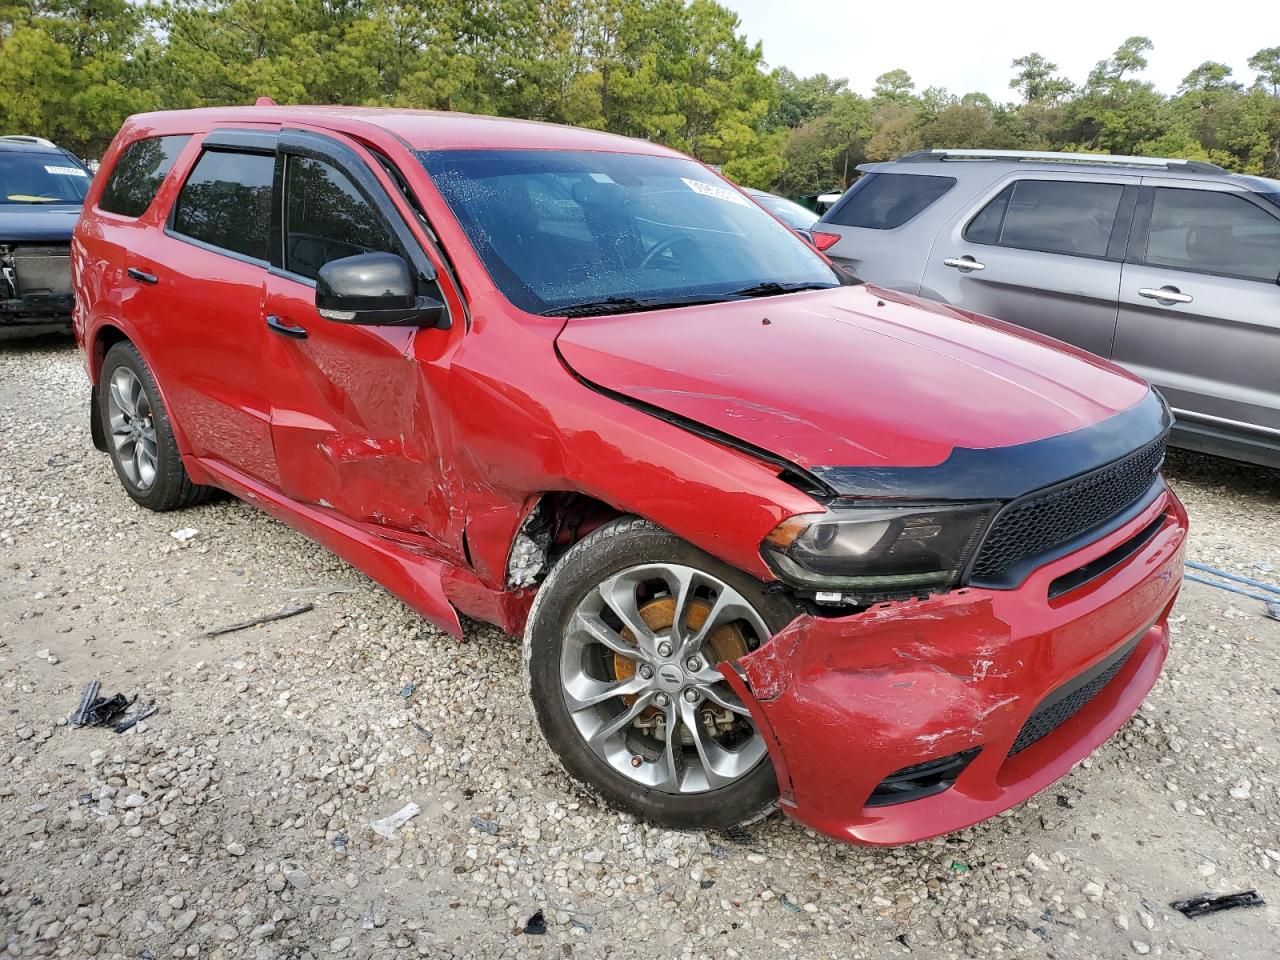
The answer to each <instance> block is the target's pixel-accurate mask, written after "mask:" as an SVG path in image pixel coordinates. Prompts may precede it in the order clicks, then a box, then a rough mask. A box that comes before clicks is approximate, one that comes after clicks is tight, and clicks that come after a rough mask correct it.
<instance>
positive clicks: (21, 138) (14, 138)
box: [0, 133, 58, 148]
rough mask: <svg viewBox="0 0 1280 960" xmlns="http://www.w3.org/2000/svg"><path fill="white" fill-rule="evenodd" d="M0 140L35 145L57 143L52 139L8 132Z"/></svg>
mask: <svg viewBox="0 0 1280 960" xmlns="http://www.w3.org/2000/svg"><path fill="white" fill-rule="evenodd" d="M0 140H8V141H10V142H11V143H30V144H33V145H34V146H37V147H54V148H56V147H57V146H58V145H57V144H56V143H54V142H53V141H52V140H46V139H45V138H44V137H32V136H28V135H27V134H24V133H9V134H5V135H4V136H2V137H0Z"/></svg>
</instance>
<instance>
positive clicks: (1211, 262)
mask: <svg viewBox="0 0 1280 960" xmlns="http://www.w3.org/2000/svg"><path fill="white" fill-rule="evenodd" d="M1146 259H1147V263H1151V264H1155V265H1157V266H1164V267H1178V268H1180V269H1183V270H1197V271H1200V272H1202V273H1221V274H1225V275H1227V276H1231V277H1243V278H1245V279H1248V280H1266V281H1268V282H1274V281H1275V279H1276V277H1277V275H1280V220H1277V219H1276V218H1275V217H1274V216H1272V215H1271V214H1269V213H1267V212H1266V211H1264V210H1261V209H1260V208H1258V207H1256V206H1254V205H1253V204H1252V203H1250V202H1249V201H1248V200H1246V199H1245V198H1244V197H1238V196H1234V195H1232V194H1229V193H1216V192H1212V191H1209V190H1177V189H1169V188H1160V189H1157V190H1156V193H1155V202H1154V205H1153V206H1152V208H1151V229H1150V231H1149V232H1148V234H1147V258H1146Z"/></svg>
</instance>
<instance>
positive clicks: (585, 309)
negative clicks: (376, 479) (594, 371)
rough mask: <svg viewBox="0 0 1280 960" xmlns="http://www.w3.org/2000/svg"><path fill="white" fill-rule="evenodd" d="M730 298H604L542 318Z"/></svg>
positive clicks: (605, 313)
mask: <svg viewBox="0 0 1280 960" xmlns="http://www.w3.org/2000/svg"><path fill="white" fill-rule="evenodd" d="M726 299H732V297H723V296H718V297H707V296H692V297H649V298H645V299H641V298H639V297H604V298H603V299H600V300H587V301H585V302H583V303H574V304H571V305H569V306H567V307H555V308H553V309H551V310H544V311H542V314H541V315H542V316H544V317H603V316H608V315H609V314H611V313H639V312H640V311H642V310H664V309H666V308H668V307H692V306H695V305H697V304H700V303H723V302H724V301H725V300H726Z"/></svg>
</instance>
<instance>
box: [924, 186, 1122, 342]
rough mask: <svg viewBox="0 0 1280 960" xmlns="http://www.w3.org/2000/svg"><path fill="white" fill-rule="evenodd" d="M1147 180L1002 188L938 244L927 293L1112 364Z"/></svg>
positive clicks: (932, 255)
mask: <svg viewBox="0 0 1280 960" xmlns="http://www.w3.org/2000/svg"><path fill="white" fill-rule="evenodd" d="M1139 182H1140V181H1139V178H1138V177H1126V176H1123V175H1120V176H1116V175H1107V176H1106V177H1094V176H1080V175H1078V174H1071V173H1056V172H1051V171H1043V172H1041V171H1037V172H1034V173H1031V172H1028V173H1025V174H1020V175H1017V176H1015V177H1012V178H1010V179H1006V180H1004V181H1001V182H1000V183H998V184H996V185H994V186H993V187H992V188H990V189H989V190H988V191H986V192H985V193H984V194H983V195H982V197H981V199H980V200H979V201H978V202H977V203H975V204H972V205H970V206H969V207H968V208H966V210H965V211H963V212H962V213H961V214H959V215H958V216H957V217H955V218H954V219H953V220H952V221H951V222H950V223H949V224H948V225H947V226H946V227H945V228H944V229H943V231H942V232H941V233H940V234H939V235H938V238H937V240H936V241H935V242H934V245H933V250H932V251H931V253H930V256H929V262H928V265H927V266H926V267H925V273H924V281H923V283H922V284H921V291H922V293H923V294H924V295H925V296H928V297H933V298H935V299H938V300H941V301H943V302H944V303H950V304H953V305H955V306H957V307H963V308H964V309H965V310H972V311H973V312H975V313H981V314H985V315H987V316H992V317H998V318H999V319H1001V320H1007V321H1009V322H1010V323H1016V324H1018V325H1019V326H1023V327H1027V328H1029V329H1031V330H1036V331H1039V332H1040V333H1045V334H1048V335H1049V336H1051V337H1056V338H1057V339H1059V340H1064V341H1066V342H1067V343H1073V344H1075V345H1076V346H1079V347H1083V348H1084V349H1086V350H1089V351H1092V352H1093V353H1097V354H1100V355H1102V356H1107V355H1109V354H1110V352H1111V344H1112V339H1113V337H1114V334H1115V326H1116V313H1117V298H1118V294H1119V290H1120V264H1121V259H1122V256H1123V252H1124V243H1125V239H1126V237H1127V236H1128V231H1129V224H1130V220H1131V217H1132V211H1133V208H1134V204H1135V203H1136V201H1137V193H1138V184H1139Z"/></svg>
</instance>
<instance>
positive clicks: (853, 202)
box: [822, 173, 956, 230]
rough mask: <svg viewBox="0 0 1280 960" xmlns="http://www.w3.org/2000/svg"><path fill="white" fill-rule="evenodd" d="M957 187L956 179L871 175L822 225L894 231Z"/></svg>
mask: <svg viewBox="0 0 1280 960" xmlns="http://www.w3.org/2000/svg"><path fill="white" fill-rule="evenodd" d="M955 185H956V180H955V177H937V176H931V175H929V174H922V173H868V174H866V175H865V176H863V178H862V179H861V180H859V181H858V182H857V183H855V184H854V185H853V187H852V188H850V190H849V192H848V193H846V194H845V195H844V197H843V198H841V199H840V200H839V201H838V202H837V203H836V205H835V206H834V207H832V208H831V209H830V210H828V211H827V213H826V214H825V215H824V216H823V218H822V222H823V223H834V224H837V225H839V226H842V227H866V228H867V229H870V230H892V229H893V228H894V227H900V226H902V225H903V224H904V223H906V222H907V221H908V220H910V219H911V218H912V217H915V216H917V215H919V214H920V213H922V212H923V211H924V210H926V209H927V208H928V207H929V206H930V205H932V204H933V203H935V202H936V201H937V200H938V199H939V198H940V197H942V196H943V195H944V194H945V193H946V192H947V191H948V190H950V189H951V188H952V187H954V186H955Z"/></svg>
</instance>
